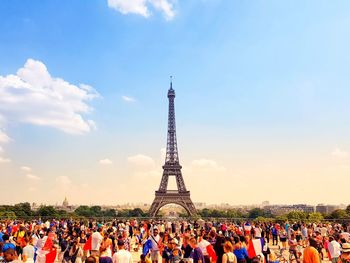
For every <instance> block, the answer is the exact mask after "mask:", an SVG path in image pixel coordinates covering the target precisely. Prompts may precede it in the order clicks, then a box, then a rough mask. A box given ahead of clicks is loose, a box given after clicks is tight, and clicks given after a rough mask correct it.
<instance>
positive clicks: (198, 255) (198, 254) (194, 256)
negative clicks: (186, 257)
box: [190, 247, 205, 263]
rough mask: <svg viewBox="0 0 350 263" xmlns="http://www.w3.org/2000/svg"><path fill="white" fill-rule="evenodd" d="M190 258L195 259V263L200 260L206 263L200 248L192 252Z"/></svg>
mask: <svg viewBox="0 0 350 263" xmlns="http://www.w3.org/2000/svg"><path fill="white" fill-rule="evenodd" d="M190 258H192V259H193V263H198V261H199V260H201V261H202V263H205V259H204V256H203V253H202V250H201V249H200V248H199V247H196V248H194V249H193V250H192V253H191V256H190Z"/></svg>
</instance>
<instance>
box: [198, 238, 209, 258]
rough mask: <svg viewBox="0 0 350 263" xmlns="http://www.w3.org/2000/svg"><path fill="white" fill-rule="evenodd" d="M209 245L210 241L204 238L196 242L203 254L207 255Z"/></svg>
mask: <svg viewBox="0 0 350 263" xmlns="http://www.w3.org/2000/svg"><path fill="white" fill-rule="evenodd" d="M209 245H210V243H209V242H208V241H207V240H205V239H202V240H201V242H199V243H198V247H199V248H200V249H201V250H202V253H203V255H204V256H207V255H208V252H207V246H209Z"/></svg>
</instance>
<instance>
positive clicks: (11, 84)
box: [0, 59, 99, 142]
mask: <svg viewBox="0 0 350 263" xmlns="http://www.w3.org/2000/svg"><path fill="white" fill-rule="evenodd" d="M98 96H99V94H98V93H97V92H96V91H95V90H94V89H93V88H92V87H90V86H88V85H85V84H80V85H79V86H76V85H73V84H70V83H69V82H67V81H65V80H63V79H61V78H54V77H52V76H51V75H50V73H49V72H48V70H47V68H46V66H45V64H44V63H42V62H40V61H37V60H33V59H28V60H27V62H26V63H25V65H24V67H23V68H20V69H19V70H18V71H17V73H16V75H8V76H5V77H3V76H0V114H1V115H2V116H3V117H4V118H5V119H6V120H7V121H8V122H9V121H11V122H22V123H30V124H34V125H39V126H49V127H53V128H56V129H59V130H62V131H64V132H66V133H70V134H82V133H87V132H89V131H91V129H92V128H93V127H94V126H95V125H94V124H93V122H91V121H89V120H85V119H84V118H83V114H87V113H90V112H91V111H92V108H91V107H90V106H89V105H88V104H87V102H88V101H91V100H93V99H95V98H97V97H98ZM0 140H3V141H4V140H5V142H6V141H8V140H9V137H8V136H7V135H6V134H5V135H4V133H3V132H1V133H0Z"/></svg>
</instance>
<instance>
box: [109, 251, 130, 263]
mask: <svg viewBox="0 0 350 263" xmlns="http://www.w3.org/2000/svg"><path fill="white" fill-rule="evenodd" d="M113 263H132V256H131V253H130V252H129V251H127V250H125V249H121V250H119V251H118V252H117V253H114V255H113Z"/></svg>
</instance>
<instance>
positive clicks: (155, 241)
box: [149, 235, 160, 251]
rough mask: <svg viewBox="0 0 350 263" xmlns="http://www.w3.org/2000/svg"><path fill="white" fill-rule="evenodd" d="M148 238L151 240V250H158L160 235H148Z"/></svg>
mask: <svg viewBox="0 0 350 263" xmlns="http://www.w3.org/2000/svg"><path fill="white" fill-rule="evenodd" d="M149 239H150V240H151V242H152V248H151V250H152V251H158V250H159V247H158V244H159V240H160V236H159V235H156V236H150V237H149Z"/></svg>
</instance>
